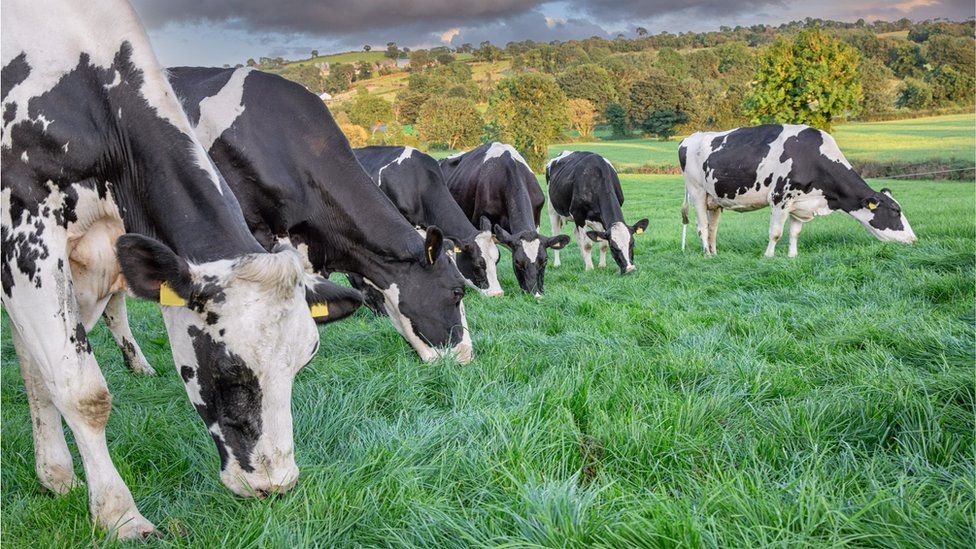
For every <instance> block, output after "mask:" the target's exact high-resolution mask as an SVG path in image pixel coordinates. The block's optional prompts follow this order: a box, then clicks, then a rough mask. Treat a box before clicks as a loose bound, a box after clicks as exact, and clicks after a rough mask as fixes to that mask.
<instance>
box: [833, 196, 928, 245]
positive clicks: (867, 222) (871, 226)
mask: <svg viewBox="0 0 976 549" xmlns="http://www.w3.org/2000/svg"><path fill="white" fill-rule="evenodd" d="M861 206H862V207H861V208H860V209H858V210H853V211H851V212H850V214H851V216H853V217H854V219H857V220H858V221H860V222H861V225H864V228H865V229H867V230H868V231H869V232H870V233H871V234H873V235H874V236H875V238H877V239H878V240H881V241H892V242H899V243H901V244H912V243H914V242H915V241H916V240H918V237H916V236H915V232H914V231H913V230H912V227H911V225H909V224H908V218H906V217H905V214H904V213H903V212H902V211H901V205H900V204H898V202H897V201H896V200H895V199H894V198H892V196H891V191H889V190H888V189H882V190H881V192H879V193H874V194H873V195H871V196H869V197H867V198H865V199H864V200H862V201H861Z"/></svg>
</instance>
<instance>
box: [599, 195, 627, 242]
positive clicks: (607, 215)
mask: <svg viewBox="0 0 976 549" xmlns="http://www.w3.org/2000/svg"><path fill="white" fill-rule="evenodd" d="M605 186H606V187H607V188H606V189H603V190H601V191H600V192H599V193H598V195H597V202H598V204H597V206H598V207H599V208H600V223H602V224H603V230H605V231H609V230H610V227H612V226H613V225H614V224H615V223H624V224H626V223H627V222H626V221H624V212H623V210H621V208H620V203H619V202H617V193H616V192H614V190H613V187H612V186H611V185H609V184H607V185H605Z"/></svg>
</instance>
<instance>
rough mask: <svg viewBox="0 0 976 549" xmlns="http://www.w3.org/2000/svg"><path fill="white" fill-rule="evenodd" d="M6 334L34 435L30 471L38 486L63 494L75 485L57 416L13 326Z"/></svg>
mask: <svg viewBox="0 0 976 549" xmlns="http://www.w3.org/2000/svg"><path fill="white" fill-rule="evenodd" d="M10 332H11V336H12V338H11V339H12V340H13V344H14V348H15V349H16V350H17V358H18V359H19V360H20V375H21V377H23V378H24V387H25V388H26V389H27V405H28V406H29V407H30V416H31V431H32V434H33V436H34V470H35V471H36V472H37V478H38V480H40V482H41V486H43V487H45V488H47V489H48V490H50V491H51V492H54V493H55V494H66V493H68V491H69V490H71V489H72V488H74V487H75V486H76V485H78V484H79V482H78V477H77V476H75V470H74V461H73V460H72V459H71V452H70V451H69V450H68V443H67V442H66V441H65V439H64V428H63V427H62V426H61V413H60V412H58V409H57V408H56V407H55V406H54V401H53V400H52V398H51V393H50V392H49V391H48V389H47V385H46V384H45V383H44V379H43V377H42V376H41V373H40V371H39V370H38V368H37V364H36V363H35V362H34V359H33V358H32V357H31V355H30V348H29V346H28V345H26V344H25V342H24V341H23V339H22V338H21V335H20V332H19V331H18V330H17V325H16V324H14V323H11V326H10Z"/></svg>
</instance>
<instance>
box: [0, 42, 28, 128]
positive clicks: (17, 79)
mask: <svg viewBox="0 0 976 549" xmlns="http://www.w3.org/2000/svg"><path fill="white" fill-rule="evenodd" d="M30 72H31V68H30V65H28V64H27V54H26V53H21V54H20V55H18V56H17V57H14V58H13V59H11V60H10V62H9V63H7V64H6V65H5V66H4V67H3V69H0V101H4V100H6V99H7V94H9V93H10V90H12V89H14V87H15V86H16V85H18V84H20V83H21V82H23V81H24V80H27V77H28V76H30ZM4 118H6V113H5V114H4Z"/></svg>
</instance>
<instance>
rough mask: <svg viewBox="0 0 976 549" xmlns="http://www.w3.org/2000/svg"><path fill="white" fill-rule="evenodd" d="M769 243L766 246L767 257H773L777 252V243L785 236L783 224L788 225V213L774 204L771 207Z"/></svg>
mask: <svg viewBox="0 0 976 549" xmlns="http://www.w3.org/2000/svg"><path fill="white" fill-rule="evenodd" d="M770 212H771V215H770V218H769V245H768V246H766V257H773V254H775V253H776V243H777V242H779V239H780V238H782V236H783V226H784V225H786V218H787V217H788V214H787V213H786V210H784V209H782V208H779V207H776V206H773V207H771V208H770Z"/></svg>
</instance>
